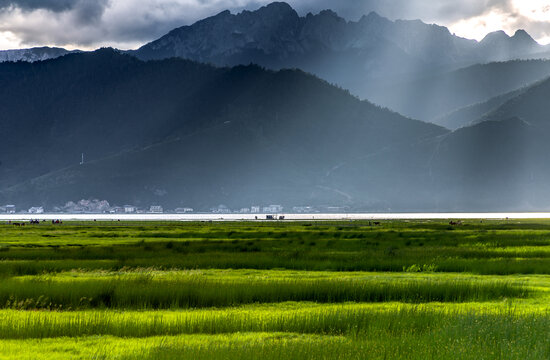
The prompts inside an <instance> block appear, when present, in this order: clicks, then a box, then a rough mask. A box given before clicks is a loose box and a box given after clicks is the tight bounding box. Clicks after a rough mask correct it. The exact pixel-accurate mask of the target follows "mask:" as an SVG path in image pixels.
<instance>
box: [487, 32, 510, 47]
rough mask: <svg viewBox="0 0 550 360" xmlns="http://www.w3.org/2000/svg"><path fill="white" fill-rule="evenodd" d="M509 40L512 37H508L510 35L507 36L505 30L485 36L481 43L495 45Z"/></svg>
mask: <svg viewBox="0 0 550 360" xmlns="http://www.w3.org/2000/svg"><path fill="white" fill-rule="evenodd" d="M509 39H510V36H508V34H506V33H505V32H504V31H503V30H499V31H493V32H490V33H488V34H487V35H485V37H484V38H483V40H481V43H482V44H487V43H493V42H496V41H507V40H509Z"/></svg>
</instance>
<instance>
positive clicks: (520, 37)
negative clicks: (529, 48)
mask: <svg viewBox="0 0 550 360" xmlns="http://www.w3.org/2000/svg"><path fill="white" fill-rule="evenodd" d="M511 39H512V40H516V41H521V42H525V43H527V44H533V45H535V44H538V43H537V42H536V41H535V39H533V38H532V37H531V35H529V33H527V31H525V30H523V29H520V30H517V31H516V33H515V34H514V36H512V37H511Z"/></svg>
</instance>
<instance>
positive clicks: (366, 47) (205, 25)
mask: <svg viewBox="0 0 550 360" xmlns="http://www.w3.org/2000/svg"><path fill="white" fill-rule="evenodd" d="M548 51H550V48H548V47H544V46H541V45H539V44H537V43H536V42H535V41H534V40H533V39H532V38H531V37H530V36H529V35H528V34H527V33H526V32H524V31H518V32H516V34H515V35H514V36H513V37H509V36H507V35H506V34H505V33H503V32H499V33H493V34H489V35H488V36H487V37H486V38H485V39H484V40H483V41H481V42H479V43H478V42H476V41H474V40H467V39H463V38H460V37H457V36H454V35H452V34H451V33H450V32H449V30H448V29H447V28H445V27H441V26H437V25H427V24H424V23H422V22H421V21H419V20H415V21H404V20H397V21H390V20H388V19H386V18H383V17H381V16H379V15H377V14H376V13H371V14H369V15H368V16H363V17H362V18H361V19H360V20H359V21H357V22H353V21H346V20H344V19H343V18H341V17H339V16H338V15H337V14H335V13H334V12H332V11H329V10H327V11H322V12H321V13H319V14H317V15H312V14H308V15H307V16H305V17H300V16H299V15H298V14H297V13H296V11H294V10H293V9H292V8H291V7H290V6H289V5H288V4H286V3H280V2H276V3H272V4H270V5H267V6H265V7H262V8H260V9H258V10H257V11H252V12H251V11H244V12H242V13H240V14H237V15H233V14H231V13H230V12H229V11H225V12H222V13H220V14H218V15H216V16H213V17H209V18H207V19H204V20H201V21H198V22H197V23H195V24H193V25H190V26H183V27H180V28H177V29H174V30H173V31H171V32H170V33H168V34H167V35H165V36H163V37H161V38H160V39H158V40H156V41H153V42H151V43H149V44H146V45H144V46H143V47H141V48H140V49H138V50H136V51H135V52H132V53H133V54H134V55H136V56H138V57H139V58H141V59H147V60H148V59H164V58H170V57H182V58H187V59H192V60H195V61H199V62H205V63H212V64H215V65H221V66H233V65H238V64H249V63H257V64H260V65H262V66H267V67H269V68H273V69H280V68H300V69H303V70H305V71H307V72H311V73H314V74H316V75H318V76H320V77H322V78H323V79H326V80H328V81H330V82H333V83H336V84H338V85H340V86H342V87H344V88H346V89H349V90H350V91H352V93H354V94H357V95H359V96H361V97H363V98H367V99H371V98H372V97H373V95H376V94H377V92H378V89H379V88H380V85H383V84H384V83H386V84H387V83H392V82H393V83H394V82H402V79H403V77H413V78H417V77H425V76H427V75H428V74H434V73H445V72H448V71H451V70H454V69H458V68H460V67H465V66H468V65H472V64H477V63H488V62H494V61H507V60H513V59H531V58H533V57H537V56H539V54H540V56H541V57H543V56H546V55H547V53H548ZM536 80H538V79H536ZM533 81H534V80H533ZM407 90H408V89H407ZM510 90H513V89H508V90H506V91H503V92H501V93H498V94H493V95H492V96H495V95H500V94H502V93H504V92H507V91H510ZM417 92H418V91H417ZM391 95H392V93H391V92H386V93H384V94H383V95H380V96H379V97H378V98H381V99H382V100H384V99H386V97H387V96H390V97H389V98H388V101H376V102H377V103H380V104H382V105H386V104H393V103H395V102H396V101H398V100H399V99H396V98H395V97H391ZM492 96H489V97H486V98H483V99H479V98H476V99H475V101H474V102H479V101H483V100H487V99H488V98H490V97H492ZM470 104H472V103H467V104H463V103H462V102H460V101H459V105H458V106H455V107H453V108H451V109H449V108H448V107H445V109H444V111H443V112H448V111H450V110H454V109H456V108H457V107H462V106H465V105H470ZM399 110H400V111H401V109H399ZM403 110H409V109H408V108H404V109H403ZM404 113H405V114H407V115H409V116H415V117H418V118H423V119H424V118H426V117H424V116H422V115H424V114H422V113H419V112H418V111H416V112H415V111H410V112H406V111H405V112H404ZM432 113H433V112H432ZM427 115H429V117H435V116H437V115H442V113H441V112H439V113H437V114H430V113H429V114H427Z"/></svg>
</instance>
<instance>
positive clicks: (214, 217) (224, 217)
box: [0, 212, 550, 221]
mask: <svg viewBox="0 0 550 360" xmlns="http://www.w3.org/2000/svg"><path fill="white" fill-rule="evenodd" d="M279 215H281V216H284V217H285V220H296V221H297V220H423V219H424V220H425V219H443V220H446V219H506V218H509V219H550V212H521V213H377V214H375V213H353V214H351V213H350V214H279ZM279 215H277V216H279ZM256 217H257V218H258V220H265V219H266V215H265V214H10V215H7V214H0V221H10V220H11V221H17V220H20V221H21V220H31V219H39V220H55V219H59V220H65V221H69V220H75V221H89V220H98V221H117V220H121V221H210V220H211V221H239V220H255V219H256Z"/></svg>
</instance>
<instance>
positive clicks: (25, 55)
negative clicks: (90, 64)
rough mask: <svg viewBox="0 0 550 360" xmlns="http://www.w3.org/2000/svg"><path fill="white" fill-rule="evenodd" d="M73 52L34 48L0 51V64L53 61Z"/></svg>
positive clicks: (60, 49) (59, 49)
mask: <svg viewBox="0 0 550 360" xmlns="http://www.w3.org/2000/svg"><path fill="white" fill-rule="evenodd" d="M71 52H74V51H69V50H65V49H62V48H51V47H35V48H31V49H17V50H0V62H6V61H27V62H34V61H43V60H48V59H55V58H58V57H60V56H63V55H67V54H69V53H71Z"/></svg>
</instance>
